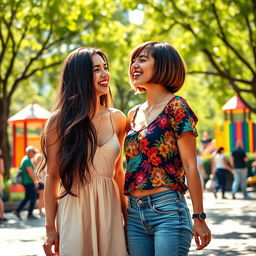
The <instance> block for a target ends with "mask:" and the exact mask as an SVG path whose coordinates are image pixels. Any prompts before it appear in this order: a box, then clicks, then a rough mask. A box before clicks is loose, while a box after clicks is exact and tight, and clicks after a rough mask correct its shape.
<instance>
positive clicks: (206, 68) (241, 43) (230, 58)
mask: <svg viewBox="0 0 256 256" xmlns="http://www.w3.org/2000/svg"><path fill="white" fill-rule="evenodd" d="M122 2H123V4H124V6H126V8H130V9H140V10H141V11H143V12H144V22H143V24H142V27H143V29H144V32H142V31H141V34H142V35H143V37H144V38H145V39H147V40H159V39H160V40H165V41H169V42H171V43H173V44H175V45H177V43H178V44H179V48H180V49H181V51H182V52H183V55H184V56H185V59H186V62H187V64H188V71H189V74H193V75H201V76H203V77H204V79H206V80H208V81H209V88H210V89H211V90H212V91H213V92H215V93H216V95H217V97H219V99H220V100H222V101H223V100H224V101H225V100H227V96H226V95H227V94H229V95H228V97H229V96H230V91H232V92H233V93H234V92H235V93H236V94H237V95H238V96H239V97H240V98H241V100H242V101H243V103H244V104H245V105H246V106H247V107H248V108H249V109H250V110H251V111H252V112H254V113H256V2H255V1H254V0H236V1H231V0H225V1H222V0H206V1H201V0H199V1H190V0H172V1H168V0H161V1H156V0H143V1H140V4H139V5H138V3H134V1H130V0H123V1H122Z"/></svg>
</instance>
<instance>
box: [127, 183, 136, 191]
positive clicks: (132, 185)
mask: <svg viewBox="0 0 256 256" xmlns="http://www.w3.org/2000/svg"><path fill="white" fill-rule="evenodd" d="M135 188H136V186H135V181H134V182H132V183H131V184H130V189H129V190H130V191H134V190H135Z"/></svg>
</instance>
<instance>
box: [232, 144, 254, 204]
mask: <svg viewBox="0 0 256 256" xmlns="http://www.w3.org/2000/svg"><path fill="white" fill-rule="evenodd" d="M247 161H248V157H247V156H246V153H245V151H244V149H243V142H242V141H237V143H236V148H235V150H234V151H233V152H232V155H231V157H230V164H231V166H232V168H233V171H234V181H233V184H232V198H233V199H236V193H237V191H238V189H239V185H241V189H242V192H243V195H244V199H249V196H248V193H247V183H246V179H247V175H248V169H247Z"/></svg>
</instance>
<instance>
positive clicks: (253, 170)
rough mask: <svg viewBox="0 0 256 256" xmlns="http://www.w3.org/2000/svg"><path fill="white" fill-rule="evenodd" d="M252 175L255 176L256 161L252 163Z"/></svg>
mask: <svg viewBox="0 0 256 256" xmlns="http://www.w3.org/2000/svg"><path fill="white" fill-rule="evenodd" d="M252 175H253V176H256V160H254V161H253V162H252Z"/></svg>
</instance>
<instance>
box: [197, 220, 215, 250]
mask: <svg viewBox="0 0 256 256" xmlns="http://www.w3.org/2000/svg"><path fill="white" fill-rule="evenodd" d="M193 233H194V237H195V242H196V246H197V247H196V249H197V250H202V249H203V248H204V247H206V246H207V245H208V244H209V243H210V241H211V231H210V230H209V228H208V227H207V225H206V223H205V221H204V220H200V219H194V226H193Z"/></svg>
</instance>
